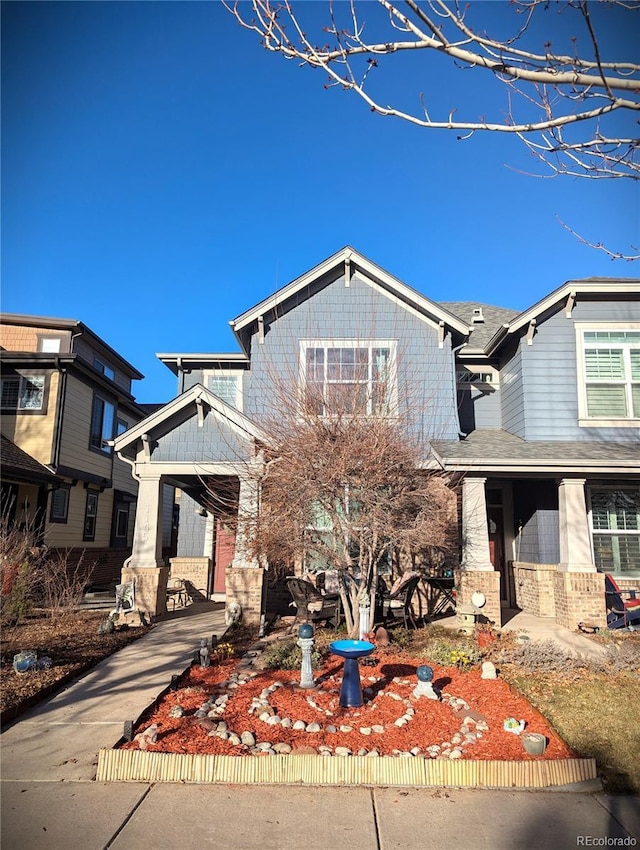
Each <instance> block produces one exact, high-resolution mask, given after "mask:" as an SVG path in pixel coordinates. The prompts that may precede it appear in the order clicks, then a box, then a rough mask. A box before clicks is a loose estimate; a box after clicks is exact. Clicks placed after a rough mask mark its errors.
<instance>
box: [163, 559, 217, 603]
mask: <svg viewBox="0 0 640 850" xmlns="http://www.w3.org/2000/svg"><path fill="white" fill-rule="evenodd" d="M170 564H171V578H181V579H182V580H183V581H188V582H189V584H190V585H191V587H190V588H189V590H190V591H191V592H192V593H193V592H194V591H197V593H198V594H200V597H202V599H206V598H207V588H208V587H209V572H210V570H211V558H205V557H201V558H195V557H194V558H171V561H170ZM200 597H198V598H200ZM201 601H202V600H201Z"/></svg>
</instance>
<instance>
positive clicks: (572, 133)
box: [223, 0, 640, 180]
mask: <svg viewBox="0 0 640 850" xmlns="http://www.w3.org/2000/svg"><path fill="white" fill-rule="evenodd" d="M223 2H224V5H225V6H226V8H227V9H228V10H229V11H230V12H231V13H232V14H233V15H234V16H235V18H236V19H237V21H238V22H239V23H240V24H241V25H242V26H243V27H245V28H246V29H249V30H251V31H253V32H255V33H256V34H258V35H259V36H260V38H261V40H262V44H263V46H264V47H265V49H267V50H269V51H272V52H275V53H280V54H281V55H282V56H284V57H285V58H286V59H292V60H295V61H298V62H299V63H300V64H304V65H309V66H311V67H314V68H321V69H322V70H324V71H325V72H326V74H327V75H328V84H327V86H328V87H332V86H339V87H341V88H343V89H345V90H348V91H352V92H354V93H355V94H356V95H358V97H360V98H361V99H362V100H363V101H364V102H365V103H366V104H367V105H368V106H369V108H370V109H371V110H372V111H374V112H376V113H378V114H380V115H386V116H393V117H396V118H400V119H402V120H404V121H408V122H410V123H412V124H414V125H416V126H419V127H424V128H429V129H444V130H453V131H456V132H462V133H464V135H461V136H459V138H460V139H466V138H469V136H470V135H472V134H473V133H475V132H493V133H510V134H513V135H515V136H517V137H518V138H519V139H520V140H521V141H522V142H523V143H524V144H525V145H526V146H527V148H528V149H529V150H530V151H531V153H532V154H533V155H534V157H535V158H536V159H537V160H538V161H539V162H540V163H541V164H542V165H544V166H546V167H547V169H548V174H549V175H550V176H556V175H560V174H566V175H571V176H573V177H586V178H594V177H616V178H618V177H626V178H631V179H634V180H637V179H640V161H639V158H638V149H639V147H640V140H639V139H638V138H634V137H633V136H632V134H631V135H626V136H625V137H622V136H620V137H618V136H617V135H616V134H615V133H614V134H612V133H608V132H606V131H605V130H604V128H603V125H602V122H603V121H605V120H607V119H609V118H611V117H612V116H613V115H624V116H627V117H630V116H633V115H634V114H636V113H638V112H639V111H640V64H638V63H636V62H631V61H618V60H617V59H616V60H615V61H606V60H605V59H604V58H603V57H602V56H601V47H600V42H599V39H598V36H597V33H596V31H595V28H594V26H593V22H592V19H591V15H590V11H589V7H588V4H587V0H579V2H567V3H563V4H560V6H561V8H562V9H566V10H567V11H569V12H574V11H577V12H578V14H579V16H580V23H581V25H582V26H583V27H584V28H585V30H586V34H587V38H588V45H589V46H588V49H587V48H585V49H587V52H586V53H585V54H584V55H580V54H578V53H577V51H576V53H575V54H574V55H569V54H566V53H555V52H553V51H552V49H551V44H550V42H549V43H548V44H547V45H545V52H544V53H540V52H539V51H536V50H534V49H533V48H529V46H528V45H527V44H526V43H525V42H526V37H527V36H528V35H529V34H530V29H531V23H532V20H533V18H534V15H536V14H538V13H540V12H542V11H543V10H545V9H546V8H547V7H548V6H549V3H548V2H547V0H513V2H512V3H511V4H510V5H511V9H512V11H513V13H514V15H516V14H518V13H519V14H520V15H522V16H523V19H522V21H521V22H518V23H517V25H516V26H515V27H514V29H515V32H514V34H513V35H512V36H511V37H510V38H500V39H497V38H492V37H490V36H489V35H488V34H487V33H485V32H482V33H480V32H476V30H474V29H473V28H472V27H471V25H470V24H469V23H468V22H467V17H468V13H469V7H470V6H471V4H467V6H465V7H464V8H461V7H460V6H459V4H458V3H457V2H456V3H455V4H452V3H449V2H445V0H424V2H418V0H405V2H404V4H403V8H402V9H401V7H400V3H399V2H391V0H377V3H375V4H374V3H371V2H369V3H366V4H364V3H360V2H358V0H351V1H350V3H348V4H346V3H344V4H337V5H334V3H333V2H329V14H328V18H327V20H328V24H327V26H326V27H325V28H324V30H325V33H326V34H327V35H328V36H329V38H330V39H331V40H332V43H330V44H326V45H324V46H318V45H317V44H316V43H315V42H314V40H313V39H312V37H311V36H310V35H308V34H307V31H306V29H305V26H304V23H303V18H304V15H305V9H304V6H305V4H295V3H294V2H291V0H281V2H272V0H251V3H242V4H240V3H237V2H236V3H234V4H233V5H232V4H231V3H230V2H228V0H223ZM601 5H604V4H601ZM612 5H616V6H618V7H619V8H621V9H623V10H625V11H628V12H629V13H630V14H633V13H634V12H637V11H638V10H639V9H640V6H639V5H638V4H635V3H623V2H619V3H615V4H612ZM294 6H295V9H294ZM248 8H250V9H252V11H253V16H251V15H250V14H246V10H247V9H248ZM360 9H363V10H364V13H363V14H365V15H366V16H367V19H368V20H371V21H372V22H373V25H375V26H378V25H379V22H378V21H377V20H376V19H375V12H376V10H379V9H383V10H384V11H385V13H386V18H387V20H386V26H387V27H388V29H389V30H390V38H389V39H388V40H380V39H375V40H367V39H366V38H365V33H366V31H367V29H368V27H367V22H366V21H365V19H364V18H363V17H361V16H360ZM635 20H636V19H632V20H630V23H629V26H630V27H633V24H634V23H635ZM376 32H377V30H376ZM574 44H575V45H577V40H575V39H574ZM411 51H423V52H424V51H426V52H427V53H429V52H431V53H432V54H439V55H440V56H441V57H443V58H446V59H448V60H449V61H450V62H451V64H452V66H455V67H458V68H459V67H463V68H465V69H468V70H470V71H472V72H475V73H481V72H483V71H485V72H488V73H489V74H490V75H492V77H493V78H494V79H495V80H496V81H497V82H498V83H499V84H501V85H504V86H505V87H506V89H507V93H508V100H507V104H508V108H507V110H506V114H505V115H501V116H500V117H499V118H497V120H489V119H485V118H484V116H483V117H482V118H481V119H478V118H473V117H467V118H461V119H458V118H456V120H453V116H454V115H457V112H458V109H457V107H456V106H455V105H452V106H451V108H450V109H448V110H447V115H446V116H443V117H441V118H438V117H435V116H433V115H432V112H433V107H431V106H430V105H429V104H428V103H426V102H425V97H424V95H422V94H420V95H419V96H418V97H417V101H416V102H417V106H418V107H419V108H417V109H416V110H414V111H409V110H407V109H404V108H400V107H399V106H395V105H392V104H388V103H385V102H384V101H383V100H382V99H381V98H380V97H379V96H377V95H376V94H375V91H374V89H373V88H372V80H374V78H375V76H376V73H377V69H378V68H379V67H380V62H381V60H382V59H383V58H385V57H388V56H391V55H393V54H396V53H403V52H411ZM439 72H440V67H439V66H438V67H436V66H433V68H432V69H431V75H430V76H429V68H428V67H427V68H425V74H427V79H428V80H430V81H431V82H432V83H433V85H434V87H435V86H437V85H438V81H439V80H438V76H437V75H438V73H439ZM514 95H518V96H519V97H520V98H521V99H522V102H523V104H524V113H525V115H524V116H523V117H520V118H519V117H517V116H516V109H515V102H514V97H513V96H514ZM635 123H636V124H637V121H635ZM542 176H544V175H542Z"/></svg>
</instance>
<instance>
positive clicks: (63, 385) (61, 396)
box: [51, 332, 82, 471]
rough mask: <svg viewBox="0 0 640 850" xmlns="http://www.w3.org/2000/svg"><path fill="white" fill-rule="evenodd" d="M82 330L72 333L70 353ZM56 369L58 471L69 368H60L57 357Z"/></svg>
mask: <svg viewBox="0 0 640 850" xmlns="http://www.w3.org/2000/svg"><path fill="white" fill-rule="evenodd" d="M79 336H82V332H79V333H75V334H71V339H70V342H69V354H73V342H74V340H75V339H77V338H78V337H79ZM56 369H57V370H58V372H59V373H60V386H59V387H58V406H57V408H56V423H55V427H54V438H53V460H52V463H51V466H52V467H53V468H54V470H56V471H57V469H58V465H59V463H60V448H61V446H62V419H63V416H64V408H65V405H66V401H67V374H68V370H67V369H66V367H65V368H64V369H62V368H60V358H59V357H56Z"/></svg>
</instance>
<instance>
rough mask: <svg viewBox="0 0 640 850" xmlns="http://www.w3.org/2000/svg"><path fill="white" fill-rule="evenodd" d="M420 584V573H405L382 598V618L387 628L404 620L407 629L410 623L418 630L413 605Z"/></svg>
mask: <svg viewBox="0 0 640 850" xmlns="http://www.w3.org/2000/svg"><path fill="white" fill-rule="evenodd" d="M419 584H420V576H419V575H418V573H413V572H410V573H405V574H404V575H403V576H401V577H400V578H399V579H398V580H397V581H396V582H395V584H394V585H393V586H392V588H391V590H390V591H389V592H388V593H386V594H384V596H383V597H382V612H383V613H382V617H383V620H384V624H385V626H386V625H389V624H391V623H394V622H400V620H402V622H403V624H404V627H405V629H408V628H409V623H411V625H412V626H413V628H414V629H415V628H417V623H416V620H415V617H414V616H413V609H412V607H411V603H412V601H413V596H414V594H415V592H416V590H417V589H418V585H419Z"/></svg>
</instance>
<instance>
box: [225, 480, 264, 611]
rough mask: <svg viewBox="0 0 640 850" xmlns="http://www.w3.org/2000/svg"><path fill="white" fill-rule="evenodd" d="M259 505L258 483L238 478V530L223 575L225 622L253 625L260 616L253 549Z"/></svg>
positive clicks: (258, 579)
mask: <svg viewBox="0 0 640 850" xmlns="http://www.w3.org/2000/svg"><path fill="white" fill-rule="evenodd" d="M259 502H260V482H259V480H258V478H257V476H256V477H253V476H251V475H241V476H240V494H239V497H238V529H237V533H236V544H235V555H234V558H233V561H232V562H231V566H229V567H228V568H227V570H226V573H225V585H226V588H225V590H226V611H227V618H228V619H230V620H232V621H233V620H235V619H236V617H242V621H243V622H244V623H247V624H254V625H257V624H258V623H260V620H261V616H262V586H263V583H264V572H265V571H264V570H263V569H258V568H259V567H260V563H259V561H258V558H257V557H256V555H255V553H254V552H253V551H252V549H253V538H254V535H255V532H256V525H257V519H258V510H259Z"/></svg>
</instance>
